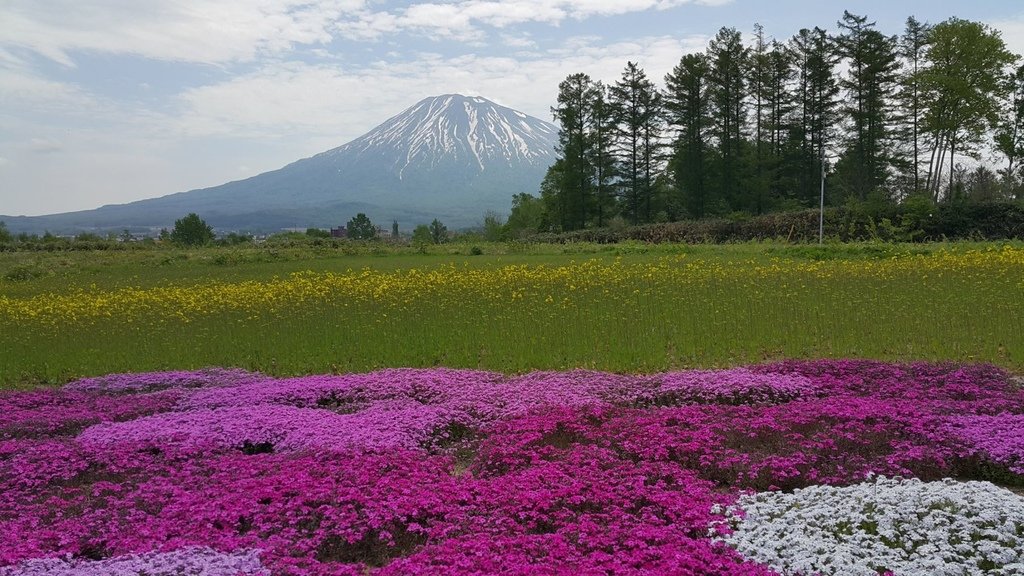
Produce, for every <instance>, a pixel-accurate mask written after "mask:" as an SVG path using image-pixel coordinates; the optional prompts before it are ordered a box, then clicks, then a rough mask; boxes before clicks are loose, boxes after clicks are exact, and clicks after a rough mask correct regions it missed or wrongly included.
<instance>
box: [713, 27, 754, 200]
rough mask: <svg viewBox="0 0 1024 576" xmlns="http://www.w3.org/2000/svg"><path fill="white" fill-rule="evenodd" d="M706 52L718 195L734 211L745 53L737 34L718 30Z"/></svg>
mask: <svg viewBox="0 0 1024 576" xmlns="http://www.w3.org/2000/svg"><path fill="white" fill-rule="evenodd" d="M707 53H708V61H709V62H710V66H711V74H710V80H711V82H710V88H711V89H710V95H711V117H712V118H713V122H714V134H715V137H716V139H717V141H718V152H719V157H720V158H719V161H720V163H721V166H720V168H719V170H718V172H719V175H720V177H721V181H720V183H719V186H720V190H719V193H720V195H721V196H722V198H723V199H724V200H725V202H726V203H727V204H728V205H729V206H730V208H732V209H735V207H736V204H737V200H738V198H737V197H738V196H739V193H740V156H741V154H742V142H743V129H744V123H745V121H746V109H745V107H744V96H745V90H746V82H745V78H744V70H745V68H746V62H747V57H748V55H749V50H748V49H747V48H746V47H745V46H744V45H743V40H742V36H741V34H740V33H739V31H737V30H736V29H735V28H722V29H721V30H719V31H718V34H717V35H716V36H715V38H714V39H713V40H711V43H710V44H709V45H708V50H707Z"/></svg>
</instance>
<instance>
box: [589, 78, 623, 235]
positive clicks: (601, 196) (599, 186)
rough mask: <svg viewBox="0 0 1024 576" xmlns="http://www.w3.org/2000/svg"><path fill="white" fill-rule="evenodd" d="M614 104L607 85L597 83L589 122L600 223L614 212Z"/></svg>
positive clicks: (595, 193) (592, 164) (597, 214)
mask: <svg viewBox="0 0 1024 576" xmlns="http://www.w3.org/2000/svg"><path fill="white" fill-rule="evenodd" d="M614 137H615V107H614V106H612V104H611V103H610V102H609V101H608V88H607V87H605V85H604V84H602V83H600V82H596V83H594V101H593V114H592V115H591V122H590V165H591V167H592V169H593V177H594V212H595V213H596V214H595V216H596V221H595V224H596V225H597V226H598V227H601V226H604V225H605V224H607V223H608V219H609V218H611V217H612V216H614V215H615V194H614V184H613V182H614V179H615V177H616V174H617V166H616V162H615V151H614V149H613V148H614V140H613V139H614Z"/></svg>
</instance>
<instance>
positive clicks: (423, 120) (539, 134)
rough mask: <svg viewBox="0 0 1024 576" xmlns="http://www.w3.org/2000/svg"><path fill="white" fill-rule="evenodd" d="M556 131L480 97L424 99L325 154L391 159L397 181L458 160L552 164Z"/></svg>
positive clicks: (478, 167) (479, 165)
mask: <svg viewBox="0 0 1024 576" xmlns="http://www.w3.org/2000/svg"><path fill="white" fill-rule="evenodd" d="M557 139H558V128H557V127H556V126H554V125H553V124H550V123H548V122H544V121H543V120H539V119H537V118H533V117H531V116H527V115H526V114H523V113H522V112H519V111H517V110H512V109H511V108H506V107H504V106H500V105H498V104H495V103H494V102H492V101H490V100H488V99H486V98H481V97H466V96H462V95H458V94H446V95H443V96H436V97H432V98H425V99H423V100H421V101H420V102H418V103H416V104H415V105H413V106H412V107H410V108H408V109H407V110H405V111H403V112H402V113H400V114H398V115H396V116H393V117H392V118H390V119H388V120H386V121H385V122H384V123H383V124H381V125H380V126H378V127H377V128H374V129H373V130H371V131H370V132H368V133H366V134H365V135H363V136H361V137H359V138H357V139H355V140H353V141H351V142H349V143H348V144H345V145H344V146H340V147H338V148H335V149H333V150H329V151H327V152H324V153H323V154H324V155H341V154H345V155H351V154H355V155H356V156H357V157H358V156H360V155H366V156H372V157H374V158H381V157H387V158H388V159H389V163H390V169H391V170H392V171H393V172H394V173H395V174H396V175H397V176H398V177H399V178H402V176H403V175H404V174H405V172H406V171H407V170H410V169H413V168H415V169H422V168H433V167H436V166H438V165H440V164H442V163H451V162H457V163H462V164H464V165H465V166H466V167H467V168H468V169H471V170H475V171H477V172H483V171H485V170H487V168H488V166H491V165H493V164H501V165H504V166H514V165H521V164H527V165H533V166H550V165H551V164H552V163H553V162H554V160H555V144H556V142H557Z"/></svg>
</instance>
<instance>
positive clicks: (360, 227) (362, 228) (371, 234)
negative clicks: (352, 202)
mask: <svg viewBox="0 0 1024 576" xmlns="http://www.w3.org/2000/svg"><path fill="white" fill-rule="evenodd" d="M345 231H346V232H347V234H348V237H349V238H351V239H352V240H373V239H374V238H376V237H377V227H376V226H374V225H373V222H370V219H369V218H368V217H367V216H366V214H363V213H362V212H360V213H358V214H356V216H355V218H352V219H351V220H349V221H348V224H346V225H345Z"/></svg>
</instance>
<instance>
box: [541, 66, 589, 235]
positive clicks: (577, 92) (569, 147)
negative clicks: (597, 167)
mask: <svg viewBox="0 0 1024 576" xmlns="http://www.w3.org/2000/svg"><path fill="white" fill-rule="evenodd" d="M595 97H596V88H595V86H594V82H593V81H592V80H591V79H590V76H588V75H586V74H571V75H569V76H568V77H567V78H566V79H565V80H563V81H562V82H561V84H559V85H558V106H556V107H554V108H552V109H551V113H552V115H553V116H554V118H555V120H556V121H557V122H558V124H559V132H558V151H559V153H560V155H561V158H562V162H563V163H562V178H561V180H560V189H559V191H560V194H562V195H564V198H562V203H563V210H562V212H561V214H560V216H561V218H562V221H561V225H562V229H563V230H576V229H580V228H585V227H586V225H587V211H588V207H589V205H590V204H592V203H593V199H592V197H591V196H592V191H591V187H592V180H593V167H592V165H591V159H592V152H591V137H590V124H591V122H592V118H593V114H594V110H593V107H594V100H595Z"/></svg>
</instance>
